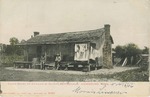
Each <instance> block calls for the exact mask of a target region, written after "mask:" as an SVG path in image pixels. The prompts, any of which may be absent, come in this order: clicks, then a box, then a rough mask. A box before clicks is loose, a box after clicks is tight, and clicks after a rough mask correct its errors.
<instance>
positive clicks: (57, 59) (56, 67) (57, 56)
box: [55, 54, 61, 70]
mask: <svg viewBox="0 0 150 97" xmlns="http://www.w3.org/2000/svg"><path fill="white" fill-rule="evenodd" d="M60 61H61V57H60V55H59V54H57V55H56V58H55V69H56V70H58V69H59V66H60Z"/></svg>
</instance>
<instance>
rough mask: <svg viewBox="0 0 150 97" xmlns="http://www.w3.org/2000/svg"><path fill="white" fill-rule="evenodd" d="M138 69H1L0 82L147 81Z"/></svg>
mask: <svg viewBox="0 0 150 97" xmlns="http://www.w3.org/2000/svg"><path fill="white" fill-rule="evenodd" d="M138 69H139V68H138V67H114V68H113V69H99V70H93V71H91V72H82V71H73V70H68V71H64V70H39V69H23V68H13V67H0V81H82V82H87V81H88V82H89V81H90V82H112V81H113V82H114V81H115V82H116V81H117V82H118V81H137V80H139V81H143V80H147V77H144V79H143V75H139V74H141V71H139V70H138ZM137 70H138V71H137ZM137 72H138V73H137ZM138 77H139V78H141V79H139V78H138ZM124 78H125V79H124Z"/></svg>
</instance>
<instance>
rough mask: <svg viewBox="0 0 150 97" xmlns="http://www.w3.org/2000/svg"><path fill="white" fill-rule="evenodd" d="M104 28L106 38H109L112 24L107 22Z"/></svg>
mask: <svg viewBox="0 0 150 97" xmlns="http://www.w3.org/2000/svg"><path fill="white" fill-rule="evenodd" d="M104 29H105V38H106V40H109V38H110V25H109V24H105V25H104Z"/></svg>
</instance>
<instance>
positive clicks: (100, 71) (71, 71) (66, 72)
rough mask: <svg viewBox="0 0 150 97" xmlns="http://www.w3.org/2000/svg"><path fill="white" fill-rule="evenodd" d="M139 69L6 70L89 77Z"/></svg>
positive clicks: (10, 68)
mask: <svg viewBox="0 0 150 97" xmlns="http://www.w3.org/2000/svg"><path fill="white" fill-rule="evenodd" d="M138 68H139V67H114V68H113V69H99V70H93V71H90V72H82V71H73V70H68V71H64V70H40V69H22V68H21V69H20V68H13V67H7V68H6V69H8V70H15V71H26V72H45V73H57V74H75V75H89V74H106V75H107V74H114V73H119V72H123V71H127V70H134V69H138Z"/></svg>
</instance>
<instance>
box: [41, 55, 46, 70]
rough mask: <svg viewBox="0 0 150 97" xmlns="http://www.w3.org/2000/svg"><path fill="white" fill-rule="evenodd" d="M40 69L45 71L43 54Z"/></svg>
mask: <svg viewBox="0 0 150 97" xmlns="http://www.w3.org/2000/svg"><path fill="white" fill-rule="evenodd" d="M40 61H41V69H42V70H44V69H45V56H44V54H43V55H42V56H41V60H40Z"/></svg>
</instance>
